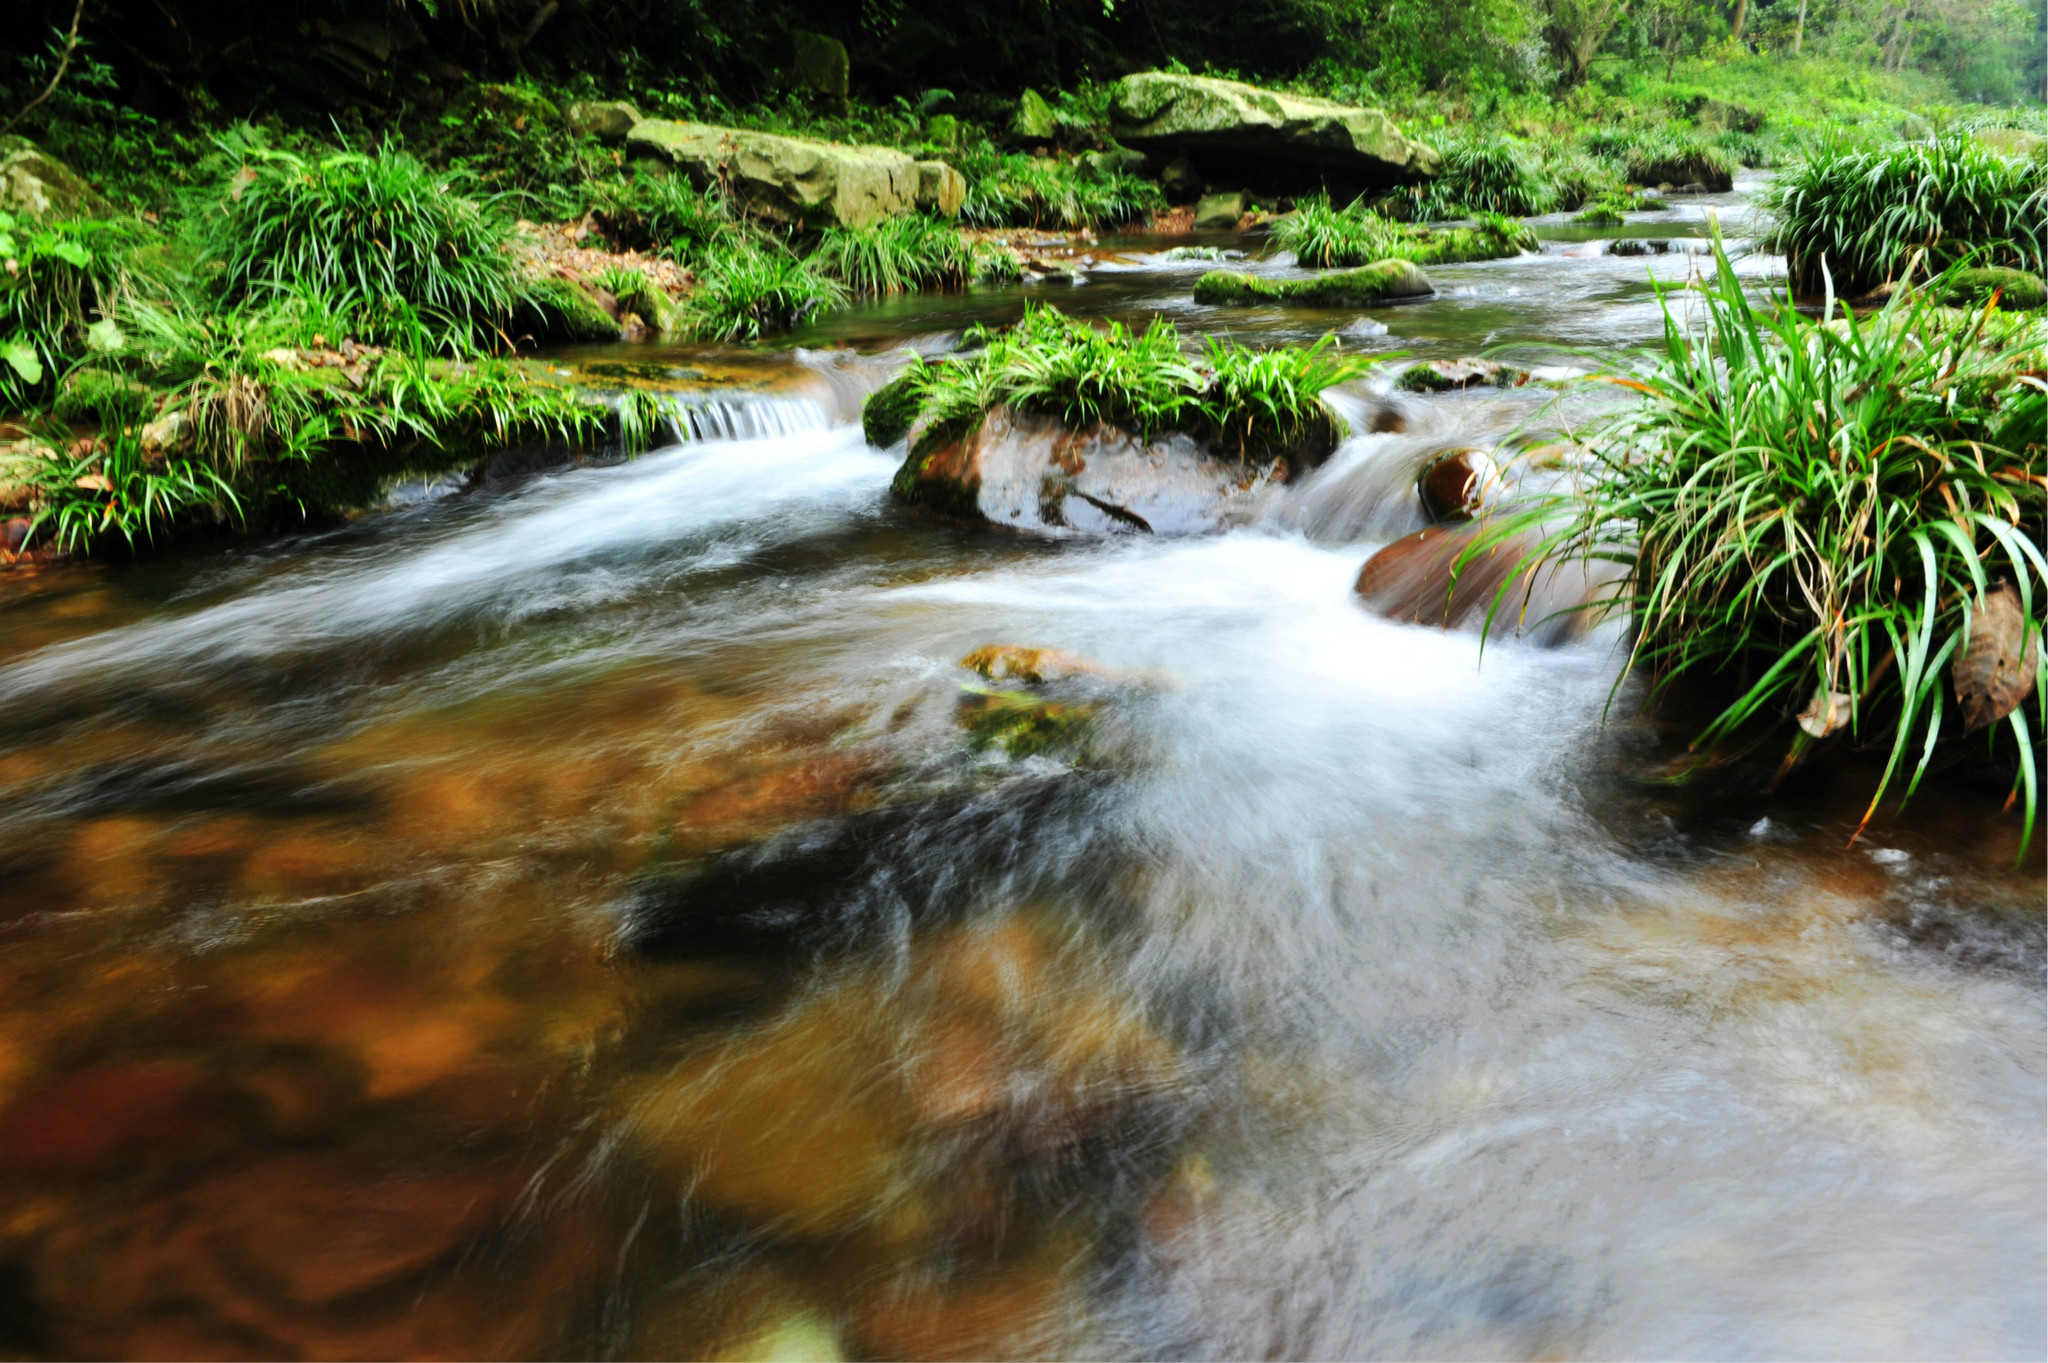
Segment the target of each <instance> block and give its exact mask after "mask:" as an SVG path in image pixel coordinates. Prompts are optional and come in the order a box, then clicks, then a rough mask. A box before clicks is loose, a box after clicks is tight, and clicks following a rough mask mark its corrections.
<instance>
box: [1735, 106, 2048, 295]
mask: <svg viewBox="0 0 2048 1363" xmlns="http://www.w3.org/2000/svg"><path fill="white" fill-rule="evenodd" d="M1765 207H1766V208H1767V209H1768V210H1769V211H1770V212H1772V213H1773V214H1774V215H1775V217H1776V219H1777V224H1776V227H1775V228H1774V230H1773V234H1772V245H1773V246H1774V248H1775V249H1778V250H1781V251H1783V252H1784V253H1785V255H1786V258H1787V261H1788V263H1789V265H1790V268H1791V273H1792V279H1793V283H1794V286H1795V287H1796V288H1798V289H1799V290H1800V291H1801V292H1802V293H1809V294H1817V293H1820V292H1822V291H1823V289H1824V288H1825V287H1826V286H1827V284H1828V283H1829V281H1830V280H1831V281H1832V283H1833V287H1834V288H1835V290H1836V291H1837V292H1840V293H1843V294H1857V293H1862V292H1863V291H1865V290H1867V289H1869V288H1871V287H1873V286H1875V285H1877V284H1880V283H1882V282H1884V281H1885V280H1889V279H1897V278H1900V277H1901V276H1902V275H1903V274H1904V273H1905V271H1906V270H1907V268H1908V266H1909V264H1910V263H1911V260H1912V257H1913V256H1914V254H1915V253H1916V252H1925V260H1926V264H1927V266H1928V267H1929V272H1930V273H1931V272H1933V271H1936V270H1940V269H1942V268H1944V267H1946V266H1948V265H1951V264H1954V263H1956V262H1958V261H1961V260H1964V259H1969V260H1971V261H1972V263H1975V264H1978V265H2004V266H2011V267H2014V268H2018V269H2023V270H2028V271H2031V272H2033V273H2036V274H2039V273H2041V271H2042V266H2043V252H2044V251H2048V159H2043V158H2041V157H2038V156H2037V157H2034V158H2031V159H2024V158H2020V157H2013V156H2003V155H2000V154H1999V153H1997V152H1995V151H1992V150H1991V149H1990V148H1988V147H1986V146H1984V145H1983V144H1982V143H1980V142H1979V141H1977V140H1976V139H1975V138H1973V137H1969V136H1966V135H1961V134H1958V135H1952V136H1947V137H1942V138H1938V139H1936V140H1935V141H1933V142H1929V143H1902V144H1898V145H1894V146H1889V147H1882V148H1876V149H1871V150H1857V149H1853V148H1851V147H1848V146H1846V145H1844V144H1843V143H1841V142H1840V141H1839V140H1831V141H1828V142H1825V143H1822V144H1821V145H1820V146H1818V147H1816V148H1815V149H1814V151H1813V152H1812V153H1811V154H1810V155H1809V156H1807V157H1806V158H1805V159H1804V160H1802V161H1801V162H1799V163H1798V164H1797V165H1796V166H1794V167H1792V168H1790V169H1788V170H1786V171H1785V172H1784V173H1783V174H1781V175H1780V176H1779V177H1778V179H1777V181H1776V182H1775V183H1773V184H1772V185H1771V187H1770V190H1769V192H1768V194H1767V196H1766V198H1765Z"/></svg>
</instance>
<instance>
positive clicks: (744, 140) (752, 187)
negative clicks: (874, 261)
mask: <svg viewBox="0 0 2048 1363" xmlns="http://www.w3.org/2000/svg"><path fill="white" fill-rule="evenodd" d="M626 147H627V150H628V152H629V153H631V154H632V155H633V156H634V157H635V158H637V159H640V160H643V161H652V162H654V163H655V164H657V165H668V166H673V167H675V168H677V169H679V170H681V171H683V172H684V173H685V174H687V175H688V176H689V177H690V178H691V179H692V180H694V181H696V182H697V183H698V184H702V185H709V184H713V183H723V184H725V185H727V186H728V187H729V188H730V189H731V191H732V194H733V196H734V198H735V199H737V200H738V201H739V203H740V206H741V207H743V208H744V209H745V210H746V211H747V212H749V213H753V214H756V215H759V216H761V217H767V218H774V219H776V220H778V221H783V222H798V221H802V222H810V223H833V222H837V223H844V224H845V225H847V226H849V227H864V226H866V225H867V224H869V223H872V222H877V221H880V220H881V219H883V218H888V217H894V216H896V215H897V214H900V213H909V212H912V211H914V210H915V209H916V207H917V197H918V186H919V182H920V175H919V171H918V167H917V162H916V161H914V160H912V159H911V158H910V157H909V156H907V155H905V154H904V153H902V152H900V151H893V150H891V149H889V148H887V147H858V146H846V145H843V144H841V143H838V142H812V141H809V140H806V139H804V138H798V137H779V136H777V135H775V134H774V133H759V132H749V131H747V130H746V129H743V128H719V127H714V126H712V125H710V124H708V123H670V122H667V121H664V120H661V119H648V120H647V121H646V122H644V123H640V124H638V125H636V126H635V127H634V129H633V131H632V132H630V133H628V134H627V135H626Z"/></svg>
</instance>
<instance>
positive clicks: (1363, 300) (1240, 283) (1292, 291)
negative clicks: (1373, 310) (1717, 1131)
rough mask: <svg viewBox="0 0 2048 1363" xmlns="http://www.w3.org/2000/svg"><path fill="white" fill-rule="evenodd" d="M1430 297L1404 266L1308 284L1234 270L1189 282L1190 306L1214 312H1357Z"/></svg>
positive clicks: (1364, 268) (1389, 263) (1378, 266)
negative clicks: (1275, 306)
mask: <svg viewBox="0 0 2048 1363" xmlns="http://www.w3.org/2000/svg"><path fill="white" fill-rule="evenodd" d="M1435 292H1436V289H1435V288H1434V287H1433V286H1432V285H1431V284H1430V282H1429V276H1428V275H1426V274H1424V273H1423V272H1422V271H1421V270H1419V269H1417V268H1416V267H1415V266H1414V265H1413V264H1412V263H1410V262H1409V261H1405V260H1382V261H1377V262H1375V263H1373V264H1371V265H1361V266H1359V267H1358V268H1357V269H1355V270H1328V271H1325V272H1324V273H1322V274H1319V275H1316V276H1314V277H1313V278H1310V279H1268V278H1266V277H1265V276H1263V275H1253V274H1244V273H1242V272H1240V271H1236V270H1211V271H1210V272H1209V273H1207V274H1205V275H1203V276H1202V277H1201V278H1200V279H1198V280H1196V281H1195V301H1196V302H1197V303H1203V304H1207V305H1210V306H1218V307H1222V306H1232V305H1235V306H1257V305H1259V304H1266V303H1293V304H1298V305H1300V306H1303V307H1320V308H1362V307H1371V306H1372V305H1373V304H1375V303H1384V302H1386V301H1388V300H1389V299H1395V298H1427V297H1428V296H1429V295H1430V294H1433V293H1435Z"/></svg>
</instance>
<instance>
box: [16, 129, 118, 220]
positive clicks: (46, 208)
mask: <svg viewBox="0 0 2048 1363" xmlns="http://www.w3.org/2000/svg"><path fill="white" fill-rule="evenodd" d="M0 210H5V211H7V212H9V213H18V214H21V215H22V216H24V217H30V218H75V217H105V216H106V215H107V214H109V213H112V212H113V211H114V209H113V205H111V204H109V203H108V202H107V201H106V200H105V199H104V198H102V197H101V196H100V193H99V191H98V190H96V189H94V188H93V187H92V186H91V185H90V184H88V183H86V180H85V178H84V177H83V176H81V175H80V174H78V172H77V171H74V170H72V169H71V167H69V166H67V165H65V164H64V163H63V162H62V161H59V160H58V159H57V158H56V157H54V156H50V155H47V154H45V153H44V151H43V150H42V148H40V147H38V146H37V145H36V144H35V143H33V142H31V141H29V140H28V139H27V138H26V137H0Z"/></svg>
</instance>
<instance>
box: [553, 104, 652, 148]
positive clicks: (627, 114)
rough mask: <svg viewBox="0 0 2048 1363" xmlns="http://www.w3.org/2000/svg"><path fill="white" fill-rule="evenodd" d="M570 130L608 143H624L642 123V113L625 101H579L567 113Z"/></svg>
mask: <svg viewBox="0 0 2048 1363" xmlns="http://www.w3.org/2000/svg"><path fill="white" fill-rule="evenodd" d="M566 114H567V117H568V120H569V130H570V131H571V132H575V133H581V134H582V135H584V136H585V137H598V138H602V139H604V140H605V141H607V142H623V141H625V140H626V134H627V133H629V132H631V131H633V126H634V125H635V124H636V123H638V122H639V121H640V111H639V110H638V109H636V108H634V107H633V106H632V105H630V104H628V103H626V101H625V100H623V99H579V100H577V101H576V102H575V103H573V104H571V105H570V106H569V108H568V109H567V111H566Z"/></svg>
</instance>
